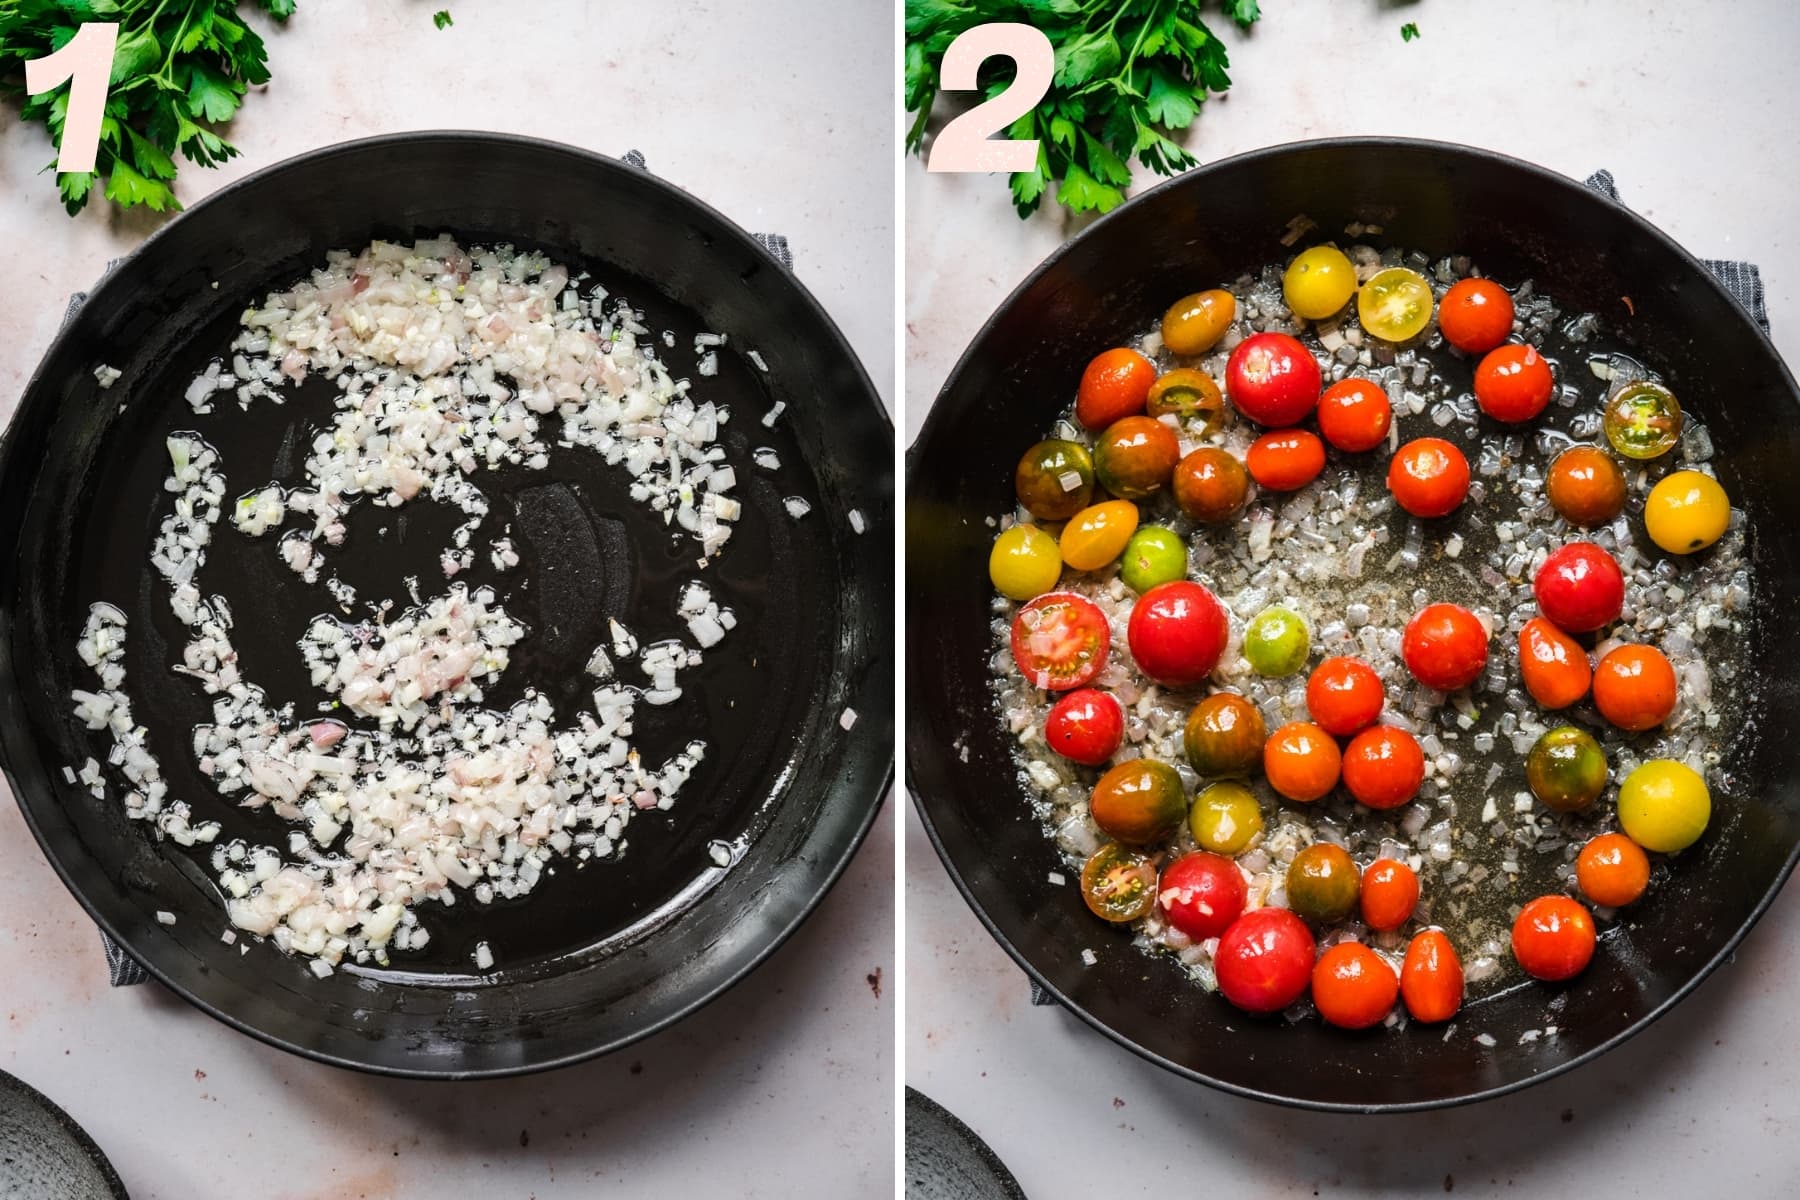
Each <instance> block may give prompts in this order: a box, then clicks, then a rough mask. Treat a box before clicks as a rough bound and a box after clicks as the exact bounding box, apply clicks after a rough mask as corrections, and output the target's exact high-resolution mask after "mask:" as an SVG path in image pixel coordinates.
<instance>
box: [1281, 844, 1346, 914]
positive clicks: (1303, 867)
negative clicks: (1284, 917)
mask: <svg viewBox="0 0 1800 1200" xmlns="http://www.w3.org/2000/svg"><path fill="white" fill-rule="evenodd" d="M1361 891H1362V876H1361V873H1360V872H1358V871H1357V869H1356V863H1355V861H1354V860H1353V859H1351V857H1350V854H1349V852H1348V851H1346V850H1345V849H1344V848H1343V847H1342V846H1336V845H1333V844H1332V843H1330V842H1315V843H1313V844H1312V845H1310V846H1308V847H1307V848H1306V849H1304V850H1302V851H1301V852H1300V853H1298V854H1296V855H1294V861H1293V862H1292V863H1290V864H1289V865H1288V870H1287V896H1288V907H1289V908H1291V909H1293V910H1294V911H1295V912H1297V913H1299V914H1300V915H1301V916H1303V917H1306V918H1307V919H1308V920H1312V921H1317V922H1318V923H1319V924H1321V925H1331V924H1334V923H1336V922H1338V921H1341V920H1343V919H1344V918H1345V917H1347V916H1349V915H1350V914H1351V913H1352V912H1354V911H1355V909H1356V901H1357V898H1358V896H1359V894H1360V893H1361Z"/></svg>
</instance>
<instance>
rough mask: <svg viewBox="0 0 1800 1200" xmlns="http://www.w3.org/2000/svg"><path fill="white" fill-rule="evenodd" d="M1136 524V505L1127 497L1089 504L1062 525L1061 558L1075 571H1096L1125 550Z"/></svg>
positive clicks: (1134, 531)
mask: <svg viewBox="0 0 1800 1200" xmlns="http://www.w3.org/2000/svg"><path fill="white" fill-rule="evenodd" d="M1137 524H1138V510H1137V505H1135V504H1133V503H1132V502H1131V501H1129V500H1108V501H1106V502H1105V503H1103V504H1090V505H1089V506H1088V507H1086V508H1084V509H1082V510H1081V511H1080V512H1078V513H1076V514H1075V515H1074V516H1072V517H1070V518H1069V523H1068V524H1067V525H1064V526H1063V531H1062V560H1063V561H1064V562H1066V563H1068V564H1069V565H1070V566H1071V567H1074V568H1075V569H1076V570H1077V571H1098V570H1099V569H1100V568H1101V567H1104V566H1105V565H1106V564H1107V563H1109V562H1111V561H1112V560H1113V559H1115V558H1117V557H1119V555H1121V554H1123V553H1125V543H1126V542H1129V541H1130V540H1131V535H1132V534H1133V533H1136V532H1137Z"/></svg>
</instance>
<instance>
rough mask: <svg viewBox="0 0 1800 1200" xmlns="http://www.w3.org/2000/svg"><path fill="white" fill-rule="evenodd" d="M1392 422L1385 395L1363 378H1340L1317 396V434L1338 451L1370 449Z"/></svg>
mask: <svg viewBox="0 0 1800 1200" xmlns="http://www.w3.org/2000/svg"><path fill="white" fill-rule="evenodd" d="M1393 421H1394V406H1393V405H1392V404H1389V403H1388V398H1387V393H1386V392H1384V391H1382V390H1381V388H1380V387H1378V386H1377V385H1376V384H1374V383H1372V382H1370V381H1369V380H1367V379H1340V380H1338V381H1337V382H1336V383H1334V384H1332V385H1331V386H1330V387H1328V388H1326V389H1325V394H1324V395H1323V396H1320V397H1319V432H1320V433H1322V434H1324V435H1325V440H1326V441H1328V442H1330V443H1331V444H1332V445H1334V446H1336V447H1337V448H1338V449H1339V450H1347V451H1349V452H1350V453H1352V454H1360V453H1362V452H1363V451H1364V450H1373V449H1374V448H1375V447H1377V446H1379V445H1381V443H1382V441H1383V439H1385V438H1386V437H1387V435H1388V426H1389V425H1391V424H1393Z"/></svg>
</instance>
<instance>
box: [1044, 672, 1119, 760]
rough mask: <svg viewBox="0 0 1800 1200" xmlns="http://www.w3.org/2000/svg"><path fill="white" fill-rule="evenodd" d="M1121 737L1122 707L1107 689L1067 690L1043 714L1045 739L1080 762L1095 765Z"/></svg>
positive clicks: (1111, 753)
mask: <svg viewBox="0 0 1800 1200" xmlns="http://www.w3.org/2000/svg"><path fill="white" fill-rule="evenodd" d="M1124 738H1125V712H1124V710H1123V709H1121V708H1120V707H1119V702H1118V700H1116V699H1114V698H1113V696H1112V695H1111V694H1110V693H1107V692H1102V691H1100V690H1098V689H1096V688H1082V689H1081V690H1080V691H1076V692H1070V693H1069V694H1068V695H1066V696H1064V697H1063V698H1062V699H1060V700H1058V701H1057V702H1056V703H1055V704H1053V705H1051V706H1050V715H1049V716H1047V717H1045V718H1044V741H1045V742H1046V743H1047V744H1048V745H1049V747H1050V748H1051V749H1052V750H1054V751H1056V752H1057V753H1058V754H1060V755H1062V756H1063V757H1064V758H1066V759H1069V760H1070V761H1071V762H1078V763H1081V764H1082V765H1083V766H1088V767H1097V766H1099V765H1100V764H1101V763H1103V762H1105V761H1106V760H1107V759H1109V758H1111V757H1112V756H1113V753H1114V752H1115V751H1117V750H1118V748H1119V743H1120V742H1121V741H1123V740H1124Z"/></svg>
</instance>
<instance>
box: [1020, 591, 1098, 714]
mask: <svg viewBox="0 0 1800 1200" xmlns="http://www.w3.org/2000/svg"><path fill="white" fill-rule="evenodd" d="M1111 644H1112V633H1111V631H1110V630H1109V629H1108V627H1107V624H1106V614H1105V613H1103V612H1101V611H1100V610H1099V608H1097V607H1096V606H1095V605H1094V603H1093V601H1091V600H1089V599H1087V598H1086V597H1084V596H1077V595H1076V594H1075V593H1074V592H1046V593H1044V594H1043V595H1042V596H1039V597H1038V598H1037V599H1036V600H1033V601H1031V603H1029V604H1027V605H1025V606H1024V607H1023V608H1021V609H1019V615H1018V616H1016V617H1014V618H1013V626H1012V652H1013V661H1014V662H1017V663H1018V664H1019V670H1020V671H1021V672H1023V674H1024V676H1025V678H1026V679H1027V680H1029V681H1030V682H1031V684H1032V685H1033V686H1034V687H1041V688H1047V689H1048V690H1050V691H1053V692H1066V691H1068V690H1069V689H1070V688H1078V687H1083V686H1085V685H1087V684H1089V683H1092V682H1093V680H1094V676H1096V675H1098V674H1100V670H1101V668H1102V667H1104V666H1106V651H1107V648H1108V647H1109V646H1111Z"/></svg>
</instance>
